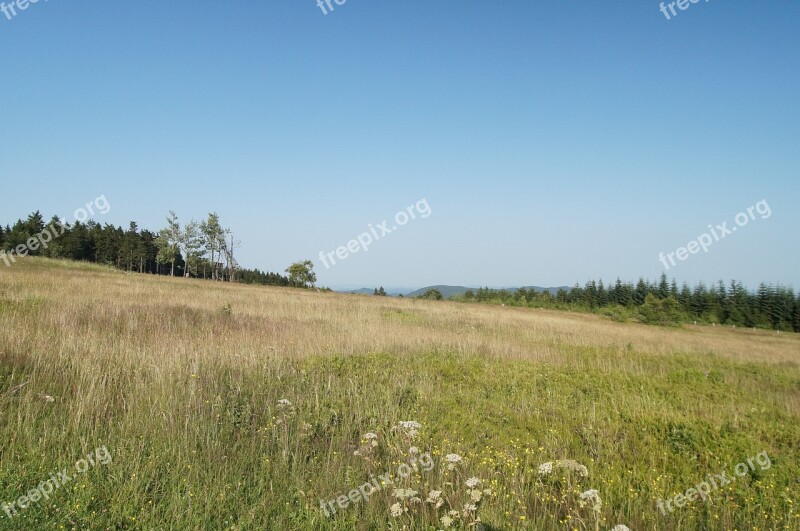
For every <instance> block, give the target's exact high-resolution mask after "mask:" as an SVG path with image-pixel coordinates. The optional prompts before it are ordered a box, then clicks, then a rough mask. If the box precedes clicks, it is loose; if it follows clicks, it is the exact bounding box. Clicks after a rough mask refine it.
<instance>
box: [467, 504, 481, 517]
mask: <svg viewBox="0 0 800 531" xmlns="http://www.w3.org/2000/svg"><path fill="white" fill-rule="evenodd" d="M477 509H478V507H476V506H475V504H473V503H465V504H464V516H466V515H467V514H468V513H471V512H474V511H476V510H477Z"/></svg>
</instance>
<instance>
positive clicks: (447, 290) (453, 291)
mask: <svg viewBox="0 0 800 531" xmlns="http://www.w3.org/2000/svg"><path fill="white" fill-rule="evenodd" d="M522 287H523V288H525V289H526V290H534V291H536V292H539V293H541V292H542V291H549V292H550V293H552V294H553V295H555V294H556V293H558V290H559V289H562V288H563V289H566V290H569V289H570V288H569V287H568V286H561V287H556V288H543V287H541V286H522ZM429 289H438V290H439V291H440V292H441V293H442V297H444V298H445V299H449V298H450V297H455V296H456V295H463V294H464V293H466V292H467V290H468V289H471V290H472V291H477V290H478V288H474V287H473V288H468V287H465V286H444V285H441V286H428V287H425V288H420V289H418V290H416V291H412V292H411V293H409V294H408V295H406V297H417V296H419V295H423V294H424V293H425V292H426V291H428V290H429ZM490 289H492V291H500V290H501V289H504V290H506V291H510V292H512V293H513V292H515V291H517V290H518V289H519V287H513V288H490ZM370 293H372V292H371V291H370Z"/></svg>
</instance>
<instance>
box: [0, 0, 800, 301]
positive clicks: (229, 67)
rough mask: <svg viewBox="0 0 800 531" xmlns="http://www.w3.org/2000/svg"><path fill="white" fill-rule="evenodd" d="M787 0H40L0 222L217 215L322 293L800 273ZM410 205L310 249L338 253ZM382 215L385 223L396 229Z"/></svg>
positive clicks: (2, 171)
mask: <svg viewBox="0 0 800 531" xmlns="http://www.w3.org/2000/svg"><path fill="white" fill-rule="evenodd" d="M798 26H800V4H798V3H797V2H794V1H781V2H778V1H775V2H754V1H752V0H751V1H741V0H725V1H724V2H723V1H720V0H711V1H710V2H700V3H697V4H690V5H689V8H688V9H687V10H685V11H680V12H678V15H677V16H675V17H672V19H671V20H667V19H666V17H665V16H664V15H663V14H662V13H661V12H660V11H659V5H658V2H654V1H650V0H636V1H633V0H624V1H618V2H590V1H575V2H530V1H516V0H513V1H511V0H510V1H505V2H475V1H466V2H464V1H459V2H455V1H440V2H422V1H416V0H413V1H412V0H405V1H397V2H367V1H364V0H347V2H346V3H345V4H344V5H342V6H335V9H334V11H333V12H331V13H329V14H327V15H323V13H322V11H321V10H320V9H319V8H318V7H317V6H316V3H315V0H292V1H269V2H263V1H262V2H255V1H251V0H241V1H239V2H208V1H196V2H191V3H189V2H154V1H140V2H135V3H133V2H125V3H123V2H119V1H112V2H108V1H106V2H100V1H96V0H84V1H82V2H76V1H70V0H50V1H49V2H44V1H40V2H39V3H37V4H31V5H30V6H29V7H28V9H27V10H25V11H20V12H18V14H17V16H15V17H13V18H12V19H11V20H7V18H6V17H5V16H3V15H2V14H0V44H1V45H2V48H1V49H2V50H3V52H2V53H0V79H1V80H2V87H3V97H2V100H1V102H0V205H2V206H0V209H1V210H0V212H1V213H2V215H0V221H2V223H4V224H5V223H10V222H13V221H14V220H15V219H17V218H19V217H24V216H25V215H27V214H28V213H29V212H31V211H32V210H36V209H39V210H41V211H42V212H43V213H44V214H46V215H47V216H50V215H52V214H54V213H55V214H59V215H61V216H63V217H66V218H70V217H71V213H72V212H73V211H74V210H75V209H76V208H78V207H80V206H81V205H83V204H84V203H86V202H87V201H90V200H92V199H93V198H95V197H97V196H98V195H100V194H104V195H105V196H106V197H107V198H108V200H109V202H110V203H111V206H112V209H111V212H109V214H107V215H105V216H102V217H101V218H99V220H100V221H102V222H110V223H114V224H117V225H125V226H127V223H128V221H130V220H136V221H138V222H139V224H140V226H143V227H147V228H151V229H158V228H160V227H161V226H162V225H163V224H164V217H165V215H166V213H167V212H168V211H169V210H170V209H172V210H175V211H176V212H177V213H178V215H179V216H180V217H181V219H182V220H188V219H189V218H202V217H204V216H205V214H206V213H207V212H209V211H212V210H215V211H217V212H219V213H220V215H221V217H222V221H223V223H224V224H225V225H226V226H229V227H231V228H232V229H233V230H234V232H235V234H236V237H237V239H240V240H242V243H243V245H242V248H241V250H240V251H239V255H238V259H239V261H240V262H241V263H242V264H243V265H244V266H246V267H259V268H261V269H266V270H271V271H276V270H277V271H282V270H283V269H284V268H285V267H286V266H287V265H288V264H289V263H291V262H292V261H296V260H299V259H313V260H314V261H315V262H316V263H317V270H318V276H319V281H320V283H321V284H324V285H331V286H334V287H355V286H369V287H372V286H376V285H384V286H387V287H388V286H402V287H410V288H413V287H419V286H424V285H430V284H438V283H447V284H463V285H491V286H501V285H519V284H537V285H563V284H568V285H570V284H573V283H574V282H576V281H578V282H581V283H583V282H585V281H586V280H588V279H591V278H604V279H606V280H613V279H615V278H616V277H617V276H619V277H621V278H622V279H624V280H634V279H636V278H638V277H639V276H644V277H647V278H651V279H655V278H656V277H657V276H658V275H660V274H661V272H662V271H664V270H665V269H664V267H663V265H662V264H661V263H660V262H659V261H658V254H659V253H660V252H664V253H668V252H671V251H675V249H677V248H678V247H681V246H685V245H686V244H687V242H689V241H690V240H692V239H695V238H697V237H698V236H699V235H700V234H701V233H703V232H705V231H708V225H709V224H712V225H716V224H719V223H722V222H723V221H727V222H728V226H731V225H732V224H733V220H734V216H736V214H737V213H739V212H742V211H745V210H746V209H747V207H750V206H752V205H754V204H755V203H757V202H758V201H761V200H766V201H767V202H768V205H769V206H770V208H771V211H772V215H771V216H770V217H769V218H768V219H761V218H760V217H757V218H756V219H755V220H752V221H751V222H750V223H749V224H748V225H747V226H746V227H742V228H741V229H739V231H738V232H736V233H735V234H732V235H730V236H729V237H726V238H725V239H723V240H721V241H719V242H715V243H714V244H713V246H711V247H710V248H709V250H708V252H707V253H703V252H700V253H698V254H695V255H691V256H689V258H688V259H687V260H686V261H682V262H678V263H677V266H676V267H672V268H671V269H670V270H669V271H667V274H668V275H670V276H674V277H675V278H676V279H678V281H679V282H680V281H688V282H690V283H694V282H696V281H699V280H704V281H706V282H713V281H715V280H717V279H720V278H722V279H726V280H727V279H731V278H736V279H741V280H743V281H744V282H745V284H746V285H749V286H751V287H754V286H755V285H756V284H757V283H758V282H760V281H766V282H781V283H784V284H791V285H793V286H794V287H795V288H796V289H797V288H800V267H798V264H800V245H798V234H799V233H798V228H800V209H798V204H800V149H798V147H800V120H799V119H800V98H798V94H800V63H799V62H798V57H800V31H798V30H797V28H798ZM423 198H424V199H426V200H427V202H428V204H429V205H430V208H431V210H432V215H431V216H430V217H427V218H425V219H421V218H418V219H416V220H414V221H412V222H410V223H408V224H407V225H406V226H404V227H402V228H399V229H398V230H397V231H395V232H393V233H392V234H389V235H386V236H385V237H384V238H382V239H380V240H379V241H377V242H375V243H374V244H373V245H372V246H371V247H370V249H369V252H367V253H363V252H360V253H358V254H354V255H352V256H349V257H348V258H347V259H346V260H343V261H340V262H339V263H337V264H336V265H335V266H334V267H332V268H330V269H326V268H325V267H324V266H323V265H322V264H321V262H320V260H319V256H318V255H319V252H320V251H325V252H329V251H332V250H335V249H336V248H337V247H339V246H343V245H346V244H347V242H348V241H349V240H351V239H353V238H355V237H357V236H358V235H359V234H361V233H363V232H364V231H365V230H367V228H368V224H370V223H372V224H373V225H375V224H378V223H380V222H382V221H383V220H385V219H389V220H391V218H392V217H393V216H394V215H395V213H396V212H398V211H400V210H404V209H405V208H406V207H407V206H409V205H413V204H415V203H416V202H417V201H419V200H421V199H423ZM390 225H391V224H390Z"/></svg>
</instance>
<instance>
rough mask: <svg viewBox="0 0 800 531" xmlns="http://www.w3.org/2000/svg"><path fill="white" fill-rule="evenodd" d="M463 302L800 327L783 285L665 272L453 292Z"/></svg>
mask: <svg viewBox="0 0 800 531" xmlns="http://www.w3.org/2000/svg"><path fill="white" fill-rule="evenodd" d="M454 299H455V300H460V301H464V302H482V303H490V304H506V305H509V306H530V307H540V308H552V309H566V310H577V311H588V312H597V313H601V314H603V315H606V316H608V317H610V318H612V319H615V320H618V321H627V320H637V321H640V322H644V323H650V324H661V325H677V324H679V323H683V322H695V321H696V322H702V323H705V324H712V323H713V324H722V325H732V326H744V327H748V328H750V327H755V328H770V329H773V330H783V331H793V332H800V293H798V294H797V295H796V294H795V293H794V292H793V291H792V289H790V288H787V287H783V286H779V285H768V284H764V283H762V284H760V285H759V286H758V289H757V290H756V291H754V292H752V291H748V290H747V289H745V288H744V286H743V285H742V283H741V282H737V281H731V282H730V284H728V285H726V284H725V283H724V282H723V281H721V280H720V281H719V282H718V283H716V284H713V285H711V286H706V285H705V284H704V283H702V282H701V283H698V284H697V285H696V286H694V287H689V285H688V284H686V283H684V284H682V285H681V286H680V287H679V286H678V284H677V283H676V282H675V279H672V280H671V281H670V280H669V279H667V276H666V274H662V275H661V278H660V279H659V281H658V282H652V283H651V282H649V281H646V280H644V279H641V278H640V279H639V281H638V282H636V283H635V284H633V283H626V282H622V281H621V280H620V279H617V281H616V282H615V283H614V284H613V285H608V286H606V285H605V284H603V281H602V280H599V281H594V280H592V281H589V282H587V283H586V284H585V285H584V286H582V287H581V286H580V285H578V284H575V286H573V287H572V288H571V289H565V288H561V289H559V290H558V291H557V292H556V293H551V292H549V291H536V290H533V289H525V288H520V289H518V290H516V291H509V290H492V289H489V288H480V289H478V290H468V291H467V292H466V293H465V294H464V295H461V296H457V297H454Z"/></svg>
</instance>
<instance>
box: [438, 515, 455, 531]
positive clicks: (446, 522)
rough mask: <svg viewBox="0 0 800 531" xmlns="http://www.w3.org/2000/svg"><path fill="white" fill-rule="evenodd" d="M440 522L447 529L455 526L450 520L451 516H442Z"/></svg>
mask: <svg viewBox="0 0 800 531" xmlns="http://www.w3.org/2000/svg"><path fill="white" fill-rule="evenodd" d="M439 521H440V522H441V523H442V527H444V528H445V529H447V528H449V527H450V526H451V525H453V519H452V518H450V517H449V516H442V517H441V518H439Z"/></svg>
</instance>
